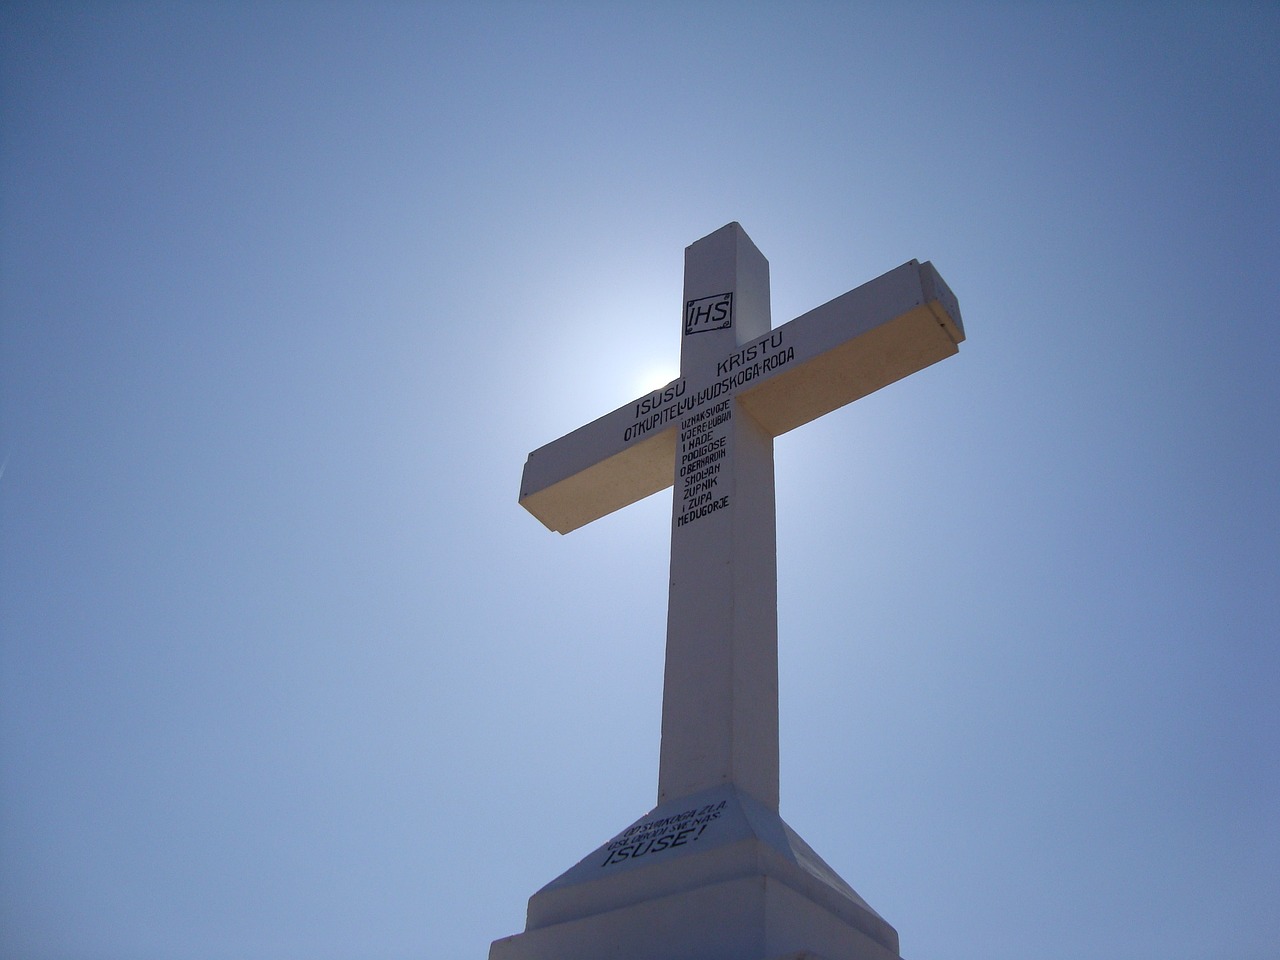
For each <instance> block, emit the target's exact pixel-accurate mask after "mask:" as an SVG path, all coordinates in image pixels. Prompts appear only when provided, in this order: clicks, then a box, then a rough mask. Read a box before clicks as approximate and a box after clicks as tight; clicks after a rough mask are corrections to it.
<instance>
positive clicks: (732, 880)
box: [489, 786, 898, 960]
mask: <svg viewBox="0 0 1280 960" xmlns="http://www.w3.org/2000/svg"><path fill="white" fill-rule="evenodd" d="M802 958H803V960H898V934H897V931H895V930H894V929H893V927H891V926H890V925H889V924H888V923H886V922H885V921H884V920H883V919H882V918H881V917H880V916H879V914H877V913H876V912H875V911H874V910H872V909H871V907H869V906H868V905H867V903H866V902H865V901H864V900H863V899H862V898H861V897H860V896H858V894H857V893H855V892H854V890H853V889H852V888H851V887H850V886H849V885H848V884H847V883H845V882H844V881H843V880H842V879H840V877H839V876H838V875H837V874H836V873H835V871H834V870H832V869H831V868H830V867H829V866H827V864H826V863H824V862H823V860H822V858H821V857H819V856H818V855H817V854H816V853H814V852H813V850H812V849H810V847H809V845H808V844H806V843H805V842H804V841H803V840H802V839H800V837H799V836H798V835H797V834H796V833H795V831H793V830H792V829H791V828H790V827H788V826H787V825H786V823H784V822H783V821H782V818H781V817H779V816H778V814H777V813H775V812H773V811H772V810H771V809H769V808H768V807H767V806H765V805H764V804H761V803H759V802H757V801H756V800H754V799H753V798H752V797H750V796H749V795H747V794H745V793H743V792H742V791H740V790H738V789H736V788H734V787H733V786H722V787H716V788H712V789H709V790H704V791H702V792H700V793H696V794H693V795H691V796H688V797H684V798H681V799H678V800H673V801H669V802H667V803H663V804H661V805H660V806H658V807H657V808H655V809H654V810H652V811H651V812H650V813H648V814H646V815H645V816H644V817H642V818H641V819H639V820H637V821H636V822H635V823H634V824H632V825H631V826H630V827H628V828H627V829H626V830H624V831H622V833H620V834H618V835H617V836H616V837H614V838H613V839H612V840H610V841H609V842H608V843H606V844H604V845H603V846H601V847H600V848H599V849H597V850H596V851H595V852H594V853H592V854H590V855H589V856H587V857H586V858H584V859H583V860H581V861H580V862H579V863H578V864H577V865H576V866H574V867H573V868H572V869H570V870H569V871H567V872H566V873H564V874H562V875H561V876H560V877H558V878H556V879H555V880H553V881H552V882H551V883H549V884H547V886H545V887H543V888H542V889H541V890H539V891H538V892H537V893H535V894H534V895H533V897H532V898H530V900H529V913H528V923H527V924H526V927H525V932H524V933H521V934H517V935H515V936H512V937H506V938H504V939H502V940H497V941H495V942H494V943H493V945H492V947H491V948H490V950H489V960H802Z"/></svg>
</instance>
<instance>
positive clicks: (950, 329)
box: [520, 223, 964, 811]
mask: <svg viewBox="0 0 1280 960" xmlns="http://www.w3.org/2000/svg"><path fill="white" fill-rule="evenodd" d="M684 263H685V266H684V305H685V306H684V322H683V334H682V338H681V346H680V377H679V378H678V379H676V380H673V381H672V382H671V383H670V384H668V385H667V386H666V387H664V388H662V389H661V390H655V391H654V392H653V393H651V394H649V395H648V396H645V397H641V398H640V399H638V400H636V401H635V402H633V403H629V404H627V405H626V406H625V407H621V408H620V409H618V410H615V411H613V413H610V414H606V415H605V416H603V417H601V418H600V419H599V420H596V421H594V422H592V423H589V424H587V425H586V426H585V427H581V428H579V429H578V430H575V431H574V432H573V433H570V434H568V435H567V436H564V437H561V438H560V439H559V440H556V441H554V442H552V443H549V444H547V445H546V446H545V447H541V448H539V449H537V450H535V451H533V453H531V454H529V459H528V461H527V462H526V463H525V467H524V477H523V480H522V482H521V486H520V503H521V504H523V505H524V506H525V508H526V509H528V510H529V512H530V513H532V514H533V515H534V516H535V517H537V518H538V519H539V520H541V521H542V522H543V523H544V524H546V526H547V527H549V528H550V529H552V530H556V531H559V532H560V533H568V532H569V531H570V530H575V529H577V528H578V527H580V526H582V525H583V524H586V523H590V522H591V521H592V520H595V519H597V518H598V517H602V516H604V515H605V514H607V513H611V512H612V511H614V510H617V509H619V508H620V507H624V506H626V505H627V504H630V503H634V502H635V501H637V500H640V499H642V498H643V497H647V496H649V495H650V494H651V493H656V492H657V491H659V490H662V489H664V488H666V487H668V486H671V485H672V484H673V483H674V484H675V492H674V495H673V497H672V507H671V592H670V598H669V602H668V607H667V661H666V675H665V680H664V687H663V698H662V748H661V755H660V761H659V769H658V803H659V804H661V803H664V802H666V801H668V800H672V799H675V798H678V797H683V796H686V795H688V794H691V793H695V792H697V791H699V790H703V789H706V788H709V787H713V786H719V785H723V784H726V783H732V784H734V785H736V786H737V787H739V788H740V789H742V790H744V791H746V792H747V793H749V794H751V795H752V796H754V797H755V798H756V799H757V800H759V801H760V802H762V803H764V804H766V805H768V806H769V808H770V809H773V810H775V811H776V810H777V808H778V614H777V594H778V586H777V562H776V550H777V547H776V537H775V523H774V493H773V438H774V437H776V436H778V435H779V434H782V433H786V432H787V431H788V430H791V429H793V428H795V427H798V426H800V425H801V424H803V423H808V422H809V421H810V420H813V419H815V418H817V417H820V416H822V415H823V414H825V413H829V412H830V411H832V410H835V409H836V408H837V407H841V406H843V405H844V404H846V403H849V402H851V401H853V400H857V399H858V398H860V397H864V396H866V395H867V394H869V393H871V392H872V391H875V390H878V389H880V388H881V387H883V386H886V385H887V384H890V383H892V382H894V381H895V380H898V379H901V378H902V377H905V376H907V375H909V374H912V373H915V372H916V371H917V370H920V369H922V368H924V367H926V366H928V365H929V364H932V363H936V362H937V361H939V360H942V359H944V358H945V357H949V356H951V355H952V354H954V353H956V352H957V349H958V347H957V344H959V343H960V342H961V341H962V340H963V339H964V328H963V327H962V326H961V322H960V309H959V306H958V305H957V303H956V299H955V297H954V295H953V294H952V293H951V290H950V289H949V288H948V287H947V285H946V283H944V282H943V280H942V278H941V277H940V276H938V272H937V271H936V270H935V269H934V268H933V265H932V264H930V263H919V262H917V261H915V260H911V261H909V262H908V263H905V264H903V265H902V266H900V267H898V268H897V269H895V270H890V271H889V272H888V273H886V274H884V275H883V276H881V277H878V278H876V279H875V280H872V281H871V282H869V283H865V284H863V285H862V286H860V287H857V288H856V289H854V290H851V291H849V292H848V293H846V294H844V295H843V296H840V297H837V298H836V299H834V300H832V301H830V302H829V303H825V304H823V305H822V306H820V307H818V308H817V309H815V310H811V311H809V312H808V313H806V314H804V315H803V316H800V317H797V318H796V319H795V320H792V321H791V322H790V323H787V324H784V325H783V326H781V327H779V328H777V329H776V330H773V329H771V323H770V319H769V263H768V261H767V260H765V258H764V256H763V255H762V254H761V253H760V251H759V250H757V249H756V246H755V244H754V243H752V242H751V238H750V237H748V236H747V235H746V233H745V232H744V231H743V229H742V227H740V226H739V225H738V224H736V223H730V224H728V225H727V226H724V227H721V228H720V229H719V230H717V231H716V232H715V233H713V234H711V235H709V236H706V237H703V238H702V239H701V240H699V241H697V242H696V243H694V244H692V245H690V246H689V247H688V248H686V249H685V261H684Z"/></svg>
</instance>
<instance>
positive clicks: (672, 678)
mask: <svg viewBox="0 0 1280 960" xmlns="http://www.w3.org/2000/svg"><path fill="white" fill-rule="evenodd" d="M684 302H685V315H684V327H683V333H682V337H681V348H680V373H681V376H682V377H684V378H685V379H686V380H687V381H691V382H694V383H699V382H708V381H711V380H713V379H714V378H715V376H716V372H717V366H718V365H720V364H721V363H722V362H723V361H724V360H725V358H727V357H730V356H732V355H733V354H734V352H735V351H736V350H737V349H738V348H740V347H742V346H743V345H745V344H747V343H748V342H750V341H752V340H754V339H756V338H758V337H760V336H762V335H764V334H766V333H768V332H769V329H770V317H769V263H768V261H767V260H765V258H764V256H763V255H762V254H761V253H760V251H759V250H758V249H756V246H755V244H754V243H752V242H751V239H750V238H749V237H748V236H747V235H746V233H745V231H743V229H742V228H741V227H740V226H738V224H736V223H731V224H729V225H727V226H725V227H722V228H721V229H720V230H717V231H716V232H715V233H713V234H711V235H710V236H707V237H704V238H703V239H701V240H699V241H698V242H696V243H694V244H692V245H691V246H690V247H688V248H687V249H686V250H685V276H684ZM678 431H679V432H678V434H677V438H676V457H675V478H674V479H675V493H674V495H673V497H672V510H671V513H672V517H671V587H670V596H669V602H668V606H667V658H666V674H665V682H664V687H663V700H662V749H661V757H660V760H659V769H658V802H659V803H662V802H664V801H666V800H670V799H674V798H676V797H681V796H685V795H687V794H691V793H694V792H696V791H698V790H702V789H704V788H707V787H712V786H718V785H721V784H724V783H730V782H732V783H735V784H736V785H737V786H739V787H740V788H741V789H743V790H745V791H746V792H748V793H750V794H751V795H752V796H754V797H756V799H758V800H760V801H761V802H762V803H765V804H767V805H769V806H770V807H772V808H775V809H776V807H777V805H778V617H777V562H776V543H775V537H776V533H775V515H774V478H773V437H772V436H771V435H770V434H768V433H767V432H766V431H765V430H764V429H762V428H761V427H760V426H759V424H757V423H756V422H755V421H754V420H753V419H752V418H751V416H750V415H749V414H748V413H747V412H746V411H745V410H743V409H742V408H741V406H740V405H739V403H738V401H737V400H736V399H735V398H734V397H733V396H726V397H725V398H724V399H723V400H720V401H719V402H715V403H709V404H707V405H705V406H704V407H702V409H700V410H698V411H697V412H694V413H690V414H689V415H688V416H687V417H684V418H683V419H681V421H680V423H679V426H678Z"/></svg>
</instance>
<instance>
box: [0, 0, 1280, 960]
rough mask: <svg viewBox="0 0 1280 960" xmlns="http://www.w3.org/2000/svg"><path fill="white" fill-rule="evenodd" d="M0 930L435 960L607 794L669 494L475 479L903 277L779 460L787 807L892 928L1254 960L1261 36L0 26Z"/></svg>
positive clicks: (542, 874) (823, 22) (585, 7)
mask: <svg viewBox="0 0 1280 960" xmlns="http://www.w3.org/2000/svg"><path fill="white" fill-rule="evenodd" d="M0 37H2V44H3V46H2V47H0V84H2V86H0V178H2V179H0V404H2V406H0V462H2V463H3V467H2V468H0V470H2V473H0V956H4V957H5V958H9V957H13V958H23V960H28V958H29V960H117V958H119V960H125V958H128V960H151V958H156V960H159V958H165V960H172V958H182V960H224V958H226V960H230V958H237V960H259V958H262V960H266V958H272V960H289V958H301V957H307V958H320V960H324V958H333V960H340V958H341V960H346V958H370V960H373V958H379V960H381V958H410V957H414V958H421V957H434V956H450V957H454V956H456V957H463V956H479V957H483V956H485V954H486V951H487V949H488V943H489V941H490V940H493V939H495V938H498V937H502V936H506V935H509V934H512V933H515V932H517V931H519V930H520V929H522V927H523V921H524V908H525V903H526V900H527V898H528V897H529V895H530V894H532V893H533V892H534V891H535V890H536V889H537V888H538V887H540V886H542V885H543V884H544V883H546V882H548V881H550V880H551V879H552V878H554V877H555V876H556V875H558V874H559V873H560V872H562V871H563V870H564V869H566V868H568V867H569V866H571V865H572V864H573V863H575V862H576V861H577V860H578V859H579V858H580V857H581V856H583V855H585V854H586V853H588V852H590V851H591V850H592V849H593V848H594V847H595V846H597V845H598V844H600V843H601V842H603V841H604V840H606V839H608V837H610V836H611V835H612V834H614V833H615V832H617V831H618V830H620V829H621V828H623V827H625V826H626V825H627V824H629V823H630V822H631V821H632V820H634V819H635V818H636V817H638V816H639V815H641V814H642V813H644V812H645V811H646V810H647V809H648V808H649V807H650V806H652V804H653V801H654V796H655V790H656V777H657V756H658V729H659V726H658V725H659V717H660V704H661V685H662V654H663V636H664V630H665V605H666V590H665V584H666V575H667V570H666V565H667V550H668V542H667V537H668V523H669V509H670V501H669V496H670V494H669V493H664V494H660V495H657V496H655V497H653V498H650V499H649V500H646V501H644V502H642V503H640V504H637V505H635V506H633V507H630V508H628V509H627V510H624V511H621V512H619V513H617V514H615V515H612V516H610V517H607V518H605V519H602V520H600V521H598V522H596V523H594V524H592V525H590V526H588V527H586V528H583V529H582V530H579V531H576V532H575V533H573V534H571V535H570V536H567V537H564V538H561V537H558V536H556V535H554V534H551V533H549V532H548V531H546V530H545V529H543V528H542V527H541V526H540V525H539V524H538V523H537V522H536V521H535V520H533V518H532V517H530V516H529V515H527V514H526V513H525V512H524V511H523V510H522V509H521V508H520V507H519V506H518V505H517V503H516V495H517V489H518V483H519V477H520V471H521V468H522V465H523V463H524V458H525V456H526V454H527V453H528V451H529V450H531V449H533V448H535V447H538V446H541V445H542V444H543V443H546V442H547V441H549V440H552V439H554V438H556V437H558V436H560V435H561V434H563V433H566V432H568V431H569V430H571V429H573V428H575V427H577V426H579V425H580V424H582V423H584V422H586V421H588V420H591V419H594V418H595V417H597V416H599V415H600V414H602V413H605V412H607V411H609V410H612V409H613V408H615V407H617V406H619V405H621V404H622V403H625V402H626V401H628V400H630V399H632V398H633V397H635V396H637V395H639V394H640V393H641V392H643V391H644V390H645V389H646V388H647V387H650V386H652V385H653V384H654V383H655V382H662V381H665V380H666V379H667V378H668V377H670V376H672V375H673V374H674V370H675V368H676V364H677V362H678V357H677V350H678V322H679V319H678V318H679V304H680V295H681V272H682V256H683V248H684V247H685V245H687V244H688V243H691V242H692V241H693V240H695V239H697V238H699V237H701V236H703V235H705V234H707V233H710V232H711V231H712V230H715V229H716V228H718V227H720V226H721V225H723V224H724V223H726V222H729V221H731V220H737V221H739V222H741V223H742V225H743V226H744V227H745V229H746V230H747V231H748V233H750V235H751V236H752V238H753V239H754V240H755V242H756V244H757V245H758V246H759V247H760V248H761V250H762V251H763V252H764V254H765V255H766V256H767V257H768V258H769V260H770V264H771V268H772V285H773V314H774V321H775V323H781V322H784V321H786V320H788V319H791V318H792V317H794V316H796V315H798V314H800V313H802V312H804V311H806V310H808V309H810V308H812V307H813V306H816V305H817V304H819V303H822V302H825V301H826V300H828V299H831V298H832V297H834V296H836V295H838V294H840V293H843V292H844V291H845V290H847V289H849V288H851V287H853V286H856V285H858V284H860V283H862V282H864V281H866V280H868V279H870V278H872V277H874V276H877V275H879V274H880V273H883V272H884V271H886V270H888V269H890V268H892V267H894V266H897V265H898V264H899V263H902V262H903V261H905V260H908V259H911V258H913V257H914V258H919V259H922V260H923V259H929V260H932V261H933V262H934V263H935V264H936V265H937V266H938V268H939V270H940V271H941V273H942V275H943V276H944V277H945V278H946V279H947V281H948V282H949V283H950V285H951V286H952V288H953V289H954V290H955V292H956V294H957V296H958V297H959V300H960V304H961V307H962V310H963V312H964V318H965V325H966V330H967V333H968V337H969V339H968V341H967V342H966V343H965V344H964V346H963V348H962V350H961V353H960V355H959V356H958V357H956V358H953V359H951V360H948V361H947V362H946V363H943V364H940V365H938V366H936V367H933V368H930V369H928V370H926V371H923V372H921V373H920V374H918V375H916V376H914V377H911V378H909V379H908V380H906V381H903V382H901V383H898V384H895V385H893V386H891V387H889V388H887V389H885V390H884V391H882V392H880V393H878V394H876V395H873V396H871V397H869V398H867V399H865V400H863V401H860V402H858V403H857V404H854V405H852V406H850V407H848V408H845V409H843V410H841V411H839V412H837V413H835V414H832V415H830V416H828V417H826V418H824V419H823V420H822V421H820V422H817V423H813V424H810V425H808V426H807V427H805V428H803V429H801V430H798V431H796V432H795V433H793V434H790V435H787V436H786V437H783V438H780V439H779V440H778V442H777V445H776V459H777V465H778V466H777V472H778V494H777V496H778V523H779V528H778V567H779V631H780V670H781V712H782V721H781V722H782V727H781V738H782V813H783V816H784V817H785V818H786V819H787V820H788V822H789V823H791V825H792V826H793V827H795V828H796V830H797V831H798V832H799V833H800V834H801V835H802V836H803V837H804V838H805V839H806V840H807V841H808V842H809V843H810V844H811V845H812V846H813V847H814V848H815V849H816V850H817V851H818V852H819V853H821V854H822V856H823V857H824V858H825V859H826V860H827V861H828V862H829V863H831V865H832V866H833V867H835V868H836V869H837V870H838V871H839V872H840V873H841V874H842V875H843V876H844V877H845V879H846V880H848V881H849V882H850V883H851V884H852V885H853V886H854V887H855V888H856V889H857V890H858V891H859V892H860V893H861V894H862V895H863V896H864V897H865V898H866V899H867V900H868V901H869V902H870V903H871V904H872V905H873V906H874V907H875V908H876V909H877V910H879V912H880V913H882V914H883V915H884V916H885V918H886V919H888V920H889V921H890V922H891V923H893V924H894V925H895V926H896V927H897V928H898V930H899V933H900V935H901V939H902V950H903V954H904V956H906V957H908V958H914V960H925V958H931V960H940V958H955V960H968V958H978V957H981V958H984V960H1004V958H1009V960H1013V958H1018V960H1021V958H1025V957H1036V958H1040V960H1058V958H1064V960H1065V958H1077V957H1081V956H1092V955H1100V954H1104V953H1105V954H1106V955H1114V956H1123V957H1126V958H1127V960H1157V958H1158V960H1228V958H1229V960H1273V958H1275V957H1276V956H1277V953H1276V949H1277V948H1276V944H1277V943H1280V907H1278V906H1277V904H1280V896H1278V895H1277V893H1278V891H1280V818H1277V810H1280V759H1278V757H1280V718H1278V708H1277V703H1278V702H1280V648H1278V645H1277V642H1276V641H1277V637H1278V636H1280V599H1278V598H1280V589H1277V571H1278V569H1280V503H1278V498H1277V490H1280V436H1278V432H1277V430H1276V428H1275V424H1274V421H1275V417H1276V411H1277V409H1278V404H1277V401H1278V400H1280V391H1278V389H1277V377H1276V370H1277V361H1278V360H1280V349H1278V348H1277V339H1276V336H1275V329H1274V328H1275V325H1276V320H1277V306H1276V304H1277V303H1278V302H1280V281H1277V273H1276V269H1275V263H1276V262H1277V259H1278V258H1280V229H1278V227H1277V224H1278V223H1280V203H1278V200H1280V196H1278V194H1280V179H1278V178H1277V161H1278V158H1280V120H1278V119H1277V118H1280V55H1277V53H1276V50H1277V49H1280V12H1278V11H1277V8H1276V7H1275V6H1274V5H1270V4H1261V3H1259V4H1245V3H1218V4H1154V3H1151V4H1146V3H1141V4H1127V5H1122V6H1120V7H1119V8H1116V7H1113V6H1112V5H1104V4H1008V5H999V4H920V5H914V6H911V7H907V6H905V5H890V4H875V5H872V4H866V5H861V4H834V3H833V4H812V3H808V4H806V3H799V4H786V5H783V4H698V3H694V4H666V3H657V4H645V5H643V6H641V5H623V4H604V3H597V4H592V3H543V4H534V3H489V4H483V3H482V4H456V5H455V4H411V3H383V4H372V5H367V4H361V5H356V4H344V3H321V4H301V3H290V2H276V3H246V4H239V3H208V4H151V3H130V4H109V3H95V4H84V5H81V4H21V3H7V4H5V5H4V7H3V9H2V10H0Z"/></svg>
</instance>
